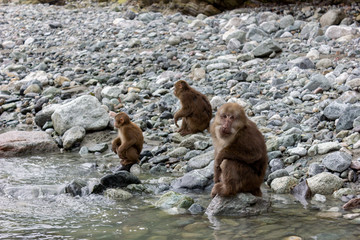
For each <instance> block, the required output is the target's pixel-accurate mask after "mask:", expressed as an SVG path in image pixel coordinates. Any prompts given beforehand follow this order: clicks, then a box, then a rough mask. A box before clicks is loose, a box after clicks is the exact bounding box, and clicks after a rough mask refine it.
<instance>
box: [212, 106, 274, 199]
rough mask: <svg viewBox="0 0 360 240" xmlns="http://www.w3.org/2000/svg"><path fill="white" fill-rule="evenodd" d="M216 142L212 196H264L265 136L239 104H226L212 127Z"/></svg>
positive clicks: (219, 111) (266, 157) (266, 159)
mask: <svg viewBox="0 0 360 240" xmlns="http://www.w3.org/2000/svg"><path fill="white" fill-rule="evenodd" d="M210 133H211V138H212V141H213V145H214V152H215V154H214V186H213V188H212V191H211V196H212V197H215V196H216V195H219V196H222V197H227V196H232V195H236V194H237V193H240V192H244V193H251V194H253V195H254V196H258V197H261V196H262V192H261V189H260V185H261V184H262V182H263V181H264V176H265V172H266V169H267V165H268V156H267V150H266V144H265V140H264V136H263V135H262V133H261V132H260V131H259V130H258V128H257V126H256V124H255V123H254V122H252V121H251V120H250V119H249V118H247V116H246V114H245V111H244V109H243V108H242V107H241V106H240V105H239V104H237V103H225V104H224V105H222V106H221V107H220V108H219V109H218V111H217V113H216V115H215V119H214V121H213V122H212V124H211V126H210Z"/></svg>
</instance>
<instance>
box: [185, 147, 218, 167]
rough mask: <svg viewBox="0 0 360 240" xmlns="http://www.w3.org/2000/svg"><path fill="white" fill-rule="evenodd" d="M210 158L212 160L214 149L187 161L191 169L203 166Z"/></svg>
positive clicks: (207, 163) (206, 164)
mask: <svg viewBox="0 0 360 240" xmlns="http://www.w3.org/2000/svg"><path fill="white" fill-rule="evenodd" d="M212 160H214V151H209V152H206V153H204V154H201V155H198V156H196V157H193V158H191V159H190V160H189V161H188V166H189V167H190V168H191V169H199V168H204V167H206V166H208V165H209V163H210V162H211V161H212Z"/></svg>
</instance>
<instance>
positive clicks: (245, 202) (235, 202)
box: [205, 193, 271, 217]
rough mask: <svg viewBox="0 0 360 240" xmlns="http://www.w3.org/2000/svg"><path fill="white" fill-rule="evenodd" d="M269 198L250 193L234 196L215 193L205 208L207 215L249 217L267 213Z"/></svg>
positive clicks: (269, 204)
mask: <svg viewBox="0 0 360 240" xmlns="http://www.w3.org/2000/svg"><path fill="white" fill-rule="evenodd" d="M270 206H271V203H270V201H269V200H267V199H265V198H261V197H255V196H254V195H252V194H250V193H240V194H238V195H236V196H234V197H220V196H218V195H216V196H215V197H214V198H213V199H212V201H211V202H210V204H209V206H208V208H207V209H206V212H205V213H206V214H207V215H208V216H219V215H222V216H237V217H249V216H257V215H260V214H262V213H267V212H269V210H270Z"/></svg>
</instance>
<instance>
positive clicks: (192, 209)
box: [188, 203, 205, 214]
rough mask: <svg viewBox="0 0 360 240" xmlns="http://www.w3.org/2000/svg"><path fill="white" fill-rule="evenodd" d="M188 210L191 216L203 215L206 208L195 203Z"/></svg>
mask: <svg viewBox="0 0 360 240" xmlns="http://www.w3.org/2000/svg"><path fill="white" fill-rule="evenodd" d="M188 210H189V212H190V213H191V214H202V213H203V212H204V210H205V208H204V207H203V206H201V205H200V204H198V203H194V204H192V205H191V206H190V207H189V209H188Z"/></svg>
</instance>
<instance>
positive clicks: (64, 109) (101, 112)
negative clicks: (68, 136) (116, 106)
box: [51, 95, 109, 135]
mask: <svg viewBox="0 0 360 240" xmlns="http://www.w3.org/2000/svg"><path fill="white" fill-rule="evenodd" d="M51 119H52V121H53V124H54V129H55V131H56V132H57V133H58V134H60V135H62V134H64V133H65V131H66V130H68V129H70V128H71V127H74V126H77V125H81V126H82V127H83V128H85V130H86V131H96V130H101V129H104V128H106V127H107V125H108V123H109V115H108V113H107V112H106V110H105V109H104V108H103V107H101V105H100V102H99V101H98V100H97V98H96V97H93V96H90V95H84V96H81V97H78V98H76V99H75V100H72V101H71V102H68V103H66V104H64V105H61V106H60V107H59V108H57V109H56V110H55V112H54V113H53V114H52V116H51Z"/></svg>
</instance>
